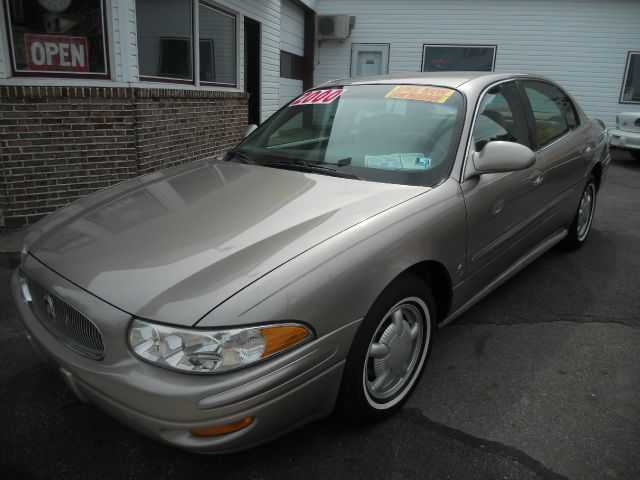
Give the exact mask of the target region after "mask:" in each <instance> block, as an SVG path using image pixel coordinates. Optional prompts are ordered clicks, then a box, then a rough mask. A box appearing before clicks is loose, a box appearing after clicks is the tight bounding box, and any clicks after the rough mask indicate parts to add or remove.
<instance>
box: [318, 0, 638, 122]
mask: <svg viewBox="0 0 640 480" xmlns="http://www.w3.org/2000/svg"><path fill="white" fill-rule="evenodd" d="M317 13H318V14H319V15H323V14H325V15H327V14H346V15H355V16H356V26H355V28H354V29H353V31H352V33H351V37H350V38H349V39H348V40H347V41H345V42H344V43H340V42H323V43H322V44H321V46H320V47H316V48H317V50H316V63H317V65H316V69H315V77H314V80H315V83H316V84H318V83H322V82H325V81H328V80H331V79H334V78H342V77H348V76H349V65H350V61H351V43H367V42H371V43H390V44H391V48H390V56H389V73H398V72H416V71H420V69H421V63H422V45H423V44H425V43H427V44H430V43H435V44H437V43H442V44H480V45H497V47H498V50H497V56H496V70H506V71H523V72H536V73H542V74H545V75H548V76H549V77H551V78H552V79H554V80H556V81H557V82H559V83H560V84H561V85H562V86H564V87H565V88H566V89H567V90H568V91H569V92H570V93H571V94H572V95H574V96H575V97H576V99H577V100H578V101H579V102H580V104H581V105H582V107H583V108H584V110H585V111H586V113H587V114H588V115H590V116H594V117H598V118H601V119H602V120H604V121H605V122H606V123H607V124H608V125H609V126H613V125H614V123H615V115H616V113H617V112H619V111H622V110H632V111H633V110H640V108H639V107H638V106H637V105H636V106H634V105H627V104H620V103H619V102H618V99H619V96H620V87H621V85H622V80H623V76H624V68H625V62H626V58H627V52H628V51H629V50H639V49H640V4H639V3H638V1H637V0H609V1H607V2H602V1H601V0H563V1H560V0H555V1H553V0H527V1H517V2H514V1H511V0H483V1H477V0H446V1H445V0H400V1H396V2H389V1H388V0H318V2H317Z"/></svg>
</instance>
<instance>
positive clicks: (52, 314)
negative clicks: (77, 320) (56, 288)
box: [44, 293, 56, 321]
mask: <svg viewBox="0 0 640 480" xmlns="http://www.w3.org/2000/svg"><path fill="white" fill-rule="evenodd" d="M44 307H45V309H46V311H47V315H49V318H50V319H51V320H53V321H55V320H56V307H55V306H54V304H53V297H52V296H51V294H50V293H45V294H44Z"/></svg>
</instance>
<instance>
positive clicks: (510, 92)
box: [473, 82, 531, 152]
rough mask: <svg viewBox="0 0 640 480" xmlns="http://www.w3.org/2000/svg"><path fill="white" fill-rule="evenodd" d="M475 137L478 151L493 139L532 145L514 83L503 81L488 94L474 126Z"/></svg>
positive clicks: (481, 105)
mask: <svg viewBox="0 0 640 480" xmlns="http://www.w3.org/2000/svg"><path fill="white" fill-rule="evenodd" d="M473 141H474V142H475V149H476V151H478V152H479V151H480V150H482V149H483V148H484V146H485V145H486V144H487V143H489V142H493V141H504V142H515V143H520V144H521V145H525V146H527V147H531V141H530V139H529V129H528V126H527V120H526V117H525V114H524V110H523V108H522V103H521V101H520V96H519V94H518V89H517V88H516V85H515V83H513V82H509V83H502V84H500V85H497V86H495V87H493V88H492V89H491V90H489V91H488V92H487V93H486V94H485V96H484V97H483V99H482V103H481V104H480V108H479V109H478V116H477V117H476V121H475V124H474V126H473Z"/></svg>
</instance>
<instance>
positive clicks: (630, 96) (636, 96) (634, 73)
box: [620, 52, 640, 103]
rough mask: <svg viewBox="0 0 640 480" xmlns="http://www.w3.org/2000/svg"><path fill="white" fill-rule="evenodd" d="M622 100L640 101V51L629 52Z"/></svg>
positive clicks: (624, 101) (628, 101) (625, 101)
mask: <svg viewBox="0 0 640 480" xmlns="http://www.w3.org/2000/svg"><path fill="white" fill-rule="evenodd" d="M620 101H621V102H623V103H640V52H629V56H628V57H627V68H626V70H625V75H624V83H623V84H622V95H621V96H620Z"/></svg>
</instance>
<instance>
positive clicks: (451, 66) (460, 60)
mask: <svg viewBox="0 0 640 480" xmlns="http://www.w3.org/2000/svg"><path fill="white" fill-rule="evenodd" d="M495 61H496V46H495V45H424V46H423V51H422V71H423V72H446V71H449V72H466V71H475V72H479V71H482V72H492V71H493V69H494V66H495Z"/></svg>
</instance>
